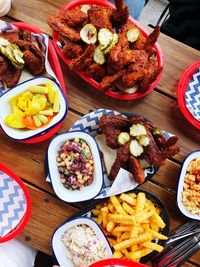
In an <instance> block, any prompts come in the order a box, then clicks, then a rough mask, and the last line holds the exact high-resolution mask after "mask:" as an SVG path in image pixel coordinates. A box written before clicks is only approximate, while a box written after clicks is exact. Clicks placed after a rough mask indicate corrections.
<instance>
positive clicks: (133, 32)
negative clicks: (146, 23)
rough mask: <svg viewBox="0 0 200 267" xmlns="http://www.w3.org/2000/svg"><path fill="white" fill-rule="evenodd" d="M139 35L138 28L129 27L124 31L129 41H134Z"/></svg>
mask: <svg viewBox="0 0 200 267" xmlns="http://www.w3.org/2000/svg"><path fill="white" fill-rule="evenodd" d="M139 36H140V30H139V29H138V28H131V29H130V30H128V32H127V33H126V37H127V39H128V41H129V42H131V43H133V42H135V41H136V40H137V39H138V37H139Z"/></svg>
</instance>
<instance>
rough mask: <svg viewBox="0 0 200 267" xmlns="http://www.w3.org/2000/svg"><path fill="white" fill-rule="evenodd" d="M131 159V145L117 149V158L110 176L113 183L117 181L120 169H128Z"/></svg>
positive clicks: (127, 144)
mask: <svg viewBox="0 0 200 267" xmlns="http://www.w3.org/2000/svg"><path fill="white" fill-rule="evenodd" d="M129 158H130V152H129V143H126V144H125V145H123V146H120V147H119V148H118V149H117V157H116V160H115V162H114V163H113V165H112V167H111V170H110V174H109V176H108V178H109V179H110V180H111V181H113V180H115V178H116V176H117V174H118V172H119V170H120V168H123V169H127V167H128V163H129Z"/></svg>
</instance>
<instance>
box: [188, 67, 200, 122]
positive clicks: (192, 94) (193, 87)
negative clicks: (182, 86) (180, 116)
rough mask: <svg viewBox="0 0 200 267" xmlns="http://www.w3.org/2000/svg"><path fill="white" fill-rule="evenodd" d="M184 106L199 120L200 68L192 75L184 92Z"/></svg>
mask: <svg viewBox="0 0 200 267" xmlns="http://www.w3.org/2000/svg"><path fill="white" fill-rule="evenodd" d="M185 103H186V107H187V109H188V110H189V112H190V113H191V114H192V116H193V117H194V118H195V119H196V120H198V121H200V68H197V70H196V72H195V73H194V74H193V75H192V77H191V79H190V82H189V84H188V86H187V89H186V92H185Z"/></svg>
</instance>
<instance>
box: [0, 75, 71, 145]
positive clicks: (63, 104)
mask: <svg viewBox="0 0 200 267" xmlns="http://www.w3.org/2000/svg"><path fill="white" fill-rule="evenodd" d="M49 81H51V83H52V86H53V89H54V90H55V89H58V91H59V96H60V111H59V112H58V114H56V115H55V116H54V117H53V118H52V120H51V121H50V123H48V124H47V125H45V126H43V127H40V128H38V129H34V130H24V129H15V128H11V127H9V126H7V125H6V124H5V122H4V120H5V118H6V116H7V115H10V114H11V113H12V109H11V106H10V104H9V99H10V98H11V97H13V96H15V95H18V94H20V93H23V92H24V91H26V90H27V89H28V87H29V86H30V85H40V84H45V83H46V82H49ZM0 107H1V112H0V124H1V127H2V129H3V131H4V132H5V134H6V135H7V136H9V137H10V138H12V139H15V140H19V141H22V140H27V139H30V138H33V137H36V136H38V135H41V134H43V133H45V132H47V131H48V130H49V129H51V128H52V127H54V126H55V125H57V124H59V123H60V122H61V121H62V120H63V119H64V118H65V115H66V114H67V111H68V106H67V100H66V97H65V96H64V94H63V92H62V89H61V88H60V86H59V84H58V83H57V82H55V80H52V79H50V78H46V77H39V78H33V79H30V80H28V81H25V82H23V83H21V84H19V85H17V86H16V87H14V88H12V89H11V90H9V91H8V92H6V93H5V94H3V95H2V96H1V97H0Z"/></svg>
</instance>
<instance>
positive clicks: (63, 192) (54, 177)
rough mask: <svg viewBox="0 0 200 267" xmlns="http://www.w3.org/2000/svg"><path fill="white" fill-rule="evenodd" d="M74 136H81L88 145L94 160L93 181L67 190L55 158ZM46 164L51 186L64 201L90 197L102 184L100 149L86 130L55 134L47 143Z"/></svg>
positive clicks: (96, 193) (95, 193)
mask: <svg viewBox="0 0 200 267" xmlns="http://www.w3.org/2000/svg"><path fill="white" fill-rule="evenodd" d="M74 138H81V139H83V140H85V141H86V143H87V144H88V146H89V147H90V150H91V153H92V157H93V160H94V174H93V182H92V183H91V184H90V185H88V186H84V187H83V188H81V189H80V190H69V189H67V188H65V187H64V186H63V184H62V183H61V180H60V174H59V171H58V167H57V162H56V158H57V155H58V151H59V149H60V147H61V146H62V145H63V144H64V143H65V142H66V141H67V140H71V139H74ZM47 165H48V172H49V177H50V179H51V183H52V187H53V189H54V191H55V193H56V195H57V196H58V197H59V198H60V199H62V200H63V201H66V202H80V201H86V200H89V199H92V198H94V197H96V196H97V195H98V193H99V192H100V191H101V188H102V185H103V169H102V161H101V156H100V151H99V147H98V144H97V143H96V141H95V139H94V138H93V137H92V136H91V135H90V134H88V133H86V132H81V131H75V132H67V133H63V134H60V135H57V136H56V137H55V138H54V139H53V140H52V141H51V143H50V144H49V147H48V150H47Z"/></svg>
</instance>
